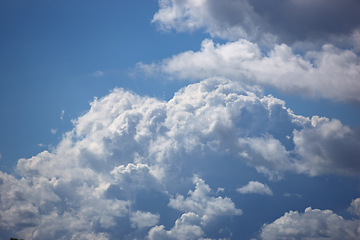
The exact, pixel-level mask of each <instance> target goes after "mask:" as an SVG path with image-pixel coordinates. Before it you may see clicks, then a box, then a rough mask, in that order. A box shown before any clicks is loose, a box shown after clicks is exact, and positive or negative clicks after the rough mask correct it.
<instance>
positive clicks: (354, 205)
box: [349, 198, 360, 217]
mask: <svg viewBox="0 0 360 240" xmlns="http://www.w3.org/2000/svg"><path fill="white" fill-rule="evenodd" d="M349 211H350V212H351V213H352V214H354V215H357V216H358V217H360V198H356V199H354V200H352V201H351V204H350V207H349Z"/></svg>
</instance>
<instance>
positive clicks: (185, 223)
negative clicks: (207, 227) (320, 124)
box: [148, 212, 205, 240]
mask: <svg viewBox="0 0 360 240" xmlns="http://www.w3.org/2000/svg"><path fill="white" fill-rule="evenodd" d="M199 222H200V218H199V216H198V215H196V214H195V213H192V212H189V213H184V214H183V215H181V217H180V218H179V219H177V220H176V222H175V225H174V227H172V228H171V229H170V230H169V231H167V230H165V229H164V226H163V225H160V226H155V227H153V228H152V229H150V231H149V234H148V238H149V239H150V240H156V239H164V240H170V239H171V240H175V239H179V240H182V239H184V240H192V239H200V237H202V236H204V234H205V233H204V231H203V230H202V228H201V227H200V226H199Z"/></svg>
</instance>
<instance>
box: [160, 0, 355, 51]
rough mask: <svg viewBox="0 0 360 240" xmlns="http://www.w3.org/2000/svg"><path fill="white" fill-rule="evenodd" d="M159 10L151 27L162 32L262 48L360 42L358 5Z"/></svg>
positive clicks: (168, 4) (164, 3)
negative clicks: (258, 44)
mask: <svg viewBox="0 0 360 240" xmlns="http://www.w3.org/2000/svg"><path fill="white" fill-rule="evenodd" d="M159 6H160V9H159V11H158V12H157V13H156V14H155V15H154V18H153V22H154V23H156V24H157V25H158V26H159V28H160V29H162V30H170V29H175V30H177V31H194V30H198V29H204V30H205V31H206V32H208V33H210V34H211V35H212V36H217V37H221V38H224V39H228V40H236V39H239V38H246V39H249V40H251V41H260V42H262V43H265V42H269V41H270V42H275V41H281V42H284V41H285V42H286V43H294V42H298V41H308V42H310V41H312V42H317V41H319V42H321V43H324V42H325V41H327V42H329V41H334V42H339V41H341V42H348V43H350V44H352V45H354V43H356V42H357V41H358V40H359V39H357V37H356V32H357V30H358V29H359V26H360V20H359V18H358V17H357V16H358V13H359V11H360V3H359V2H358V1H357V0H345V1H341V3H340V2H339V1H336V0H331V1H327V0H320V1H298V0H288V1H265V2H264V1H260V0H255V1H249V0H235V1H234V0H224V1H216V0H196V1H194V0H185V1H179V0H159Z"/></svg>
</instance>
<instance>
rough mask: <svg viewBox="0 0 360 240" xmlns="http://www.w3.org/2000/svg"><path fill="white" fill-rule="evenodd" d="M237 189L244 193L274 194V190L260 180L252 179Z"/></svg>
mask: <svg viewBox="0 0 360 240" xmlns="http://www.w3.org/2000/svg"><path fill="white" fill-rule="evenodd" d="M236 191H238V192H239V193H242V194H248V193H257V194H265V195H273V192H272V191H271V189H270V188H269V187H268V186H267V185H266V184H263V183H261V182H258V181H250V182H249V183H248V184H247V185H245V186H243V187H241V188H238V189H236Z"/></svg>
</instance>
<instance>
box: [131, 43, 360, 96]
mask: <svg viewBox="0 0 360 240" xmlns="http://www.w3.org/2000/svg"><path fill="white" fill-rule="evenodd" d="M138 66H139V67H140V68H142V69H144V71H147V72H158V73H163V74H167V75H169V76H171V77H176V78H178V79H192V80H202V79H204V78H209V77H213V76H221V77H226V78H230V79H233V80H236V81H240V82H243V83H248V84H249V83H250V84H259V85H263V86H272V87H276V88H278V89H280V90H282V91H285V92H291V93H294V94H301V95H303V96H308V97H313V98H329V99H332V100H340V101H346V100H352V101H359V100H360V98H359V96H360V83H359V81H358V79H359V77H360V58H359V57H358V56H357V55H356V54H355V53H353V52H351V51H350V50H341V49H338V48H336V47H334V46H332V45H324V46H323V48H322V49H321V50H320V51H309V52H306V53H305V54H304V56H301V55H298V54H294V53H293V51H292V49H291V48H290V47H289V46H287V45H285V44H281V45H275V47H274V48H273V49H272V50H270V51H269V52H268V53H267V54H263V53H262V52H261V50H260V48H259V47H258V45H257V44H254V43H251V42H249V41H246V40H238V41H235V42H229V43H225V44H222V45H220V44H216V45H215V44H214V43H213V41H212V40H204V41H203V42H202V45H201V50H200V51H198V52H193V51H187V52H184V53H180V54H178V55H175V56H173V57H172V58H169V59H165V60H163V61H162V63H160V64H151V65H144V64H142V63H139V65H138Z"/></svg>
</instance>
